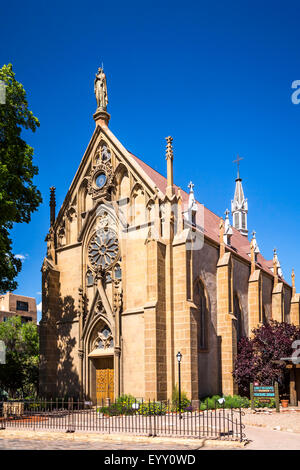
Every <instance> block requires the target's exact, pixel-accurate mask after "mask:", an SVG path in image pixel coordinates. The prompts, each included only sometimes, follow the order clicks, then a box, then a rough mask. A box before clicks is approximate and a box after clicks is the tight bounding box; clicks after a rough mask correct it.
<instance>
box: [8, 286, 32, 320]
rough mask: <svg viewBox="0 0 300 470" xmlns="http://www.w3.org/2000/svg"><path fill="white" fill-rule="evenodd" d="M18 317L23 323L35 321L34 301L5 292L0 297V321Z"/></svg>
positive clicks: (30, 298)
mask: <svg viewBox="0 0 300 470" xmlns="http://www.w3.org/2000/svg"><path fill="white" fill-rule="evenodd" d="M16 315H17V316H20V317H21V318H22V321H23V322H28V321H32V322H34V323H36V321H37V309H36V301H35V298H33V297H27V296H25V295H16V294H12V293H11V292H7V293H6V294H4V295H1V296H0V321H6V320H7V319H8V318H10V317H15V316H16Z"/></svg>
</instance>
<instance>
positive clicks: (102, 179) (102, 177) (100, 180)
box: [95, 173, 106, 189]
mask: <svg viewBox="0 0 300 470" xmlns="http://www.w3.org/2000/svg"><path fill="white" fill-rule="evenodd" d="M95 183H96V186H97V187H98V188H100V189H101V188H103V186H104V185H105V183H106V174H105V173H100V174H99V175H97V176H96V180H95Z"/></svg>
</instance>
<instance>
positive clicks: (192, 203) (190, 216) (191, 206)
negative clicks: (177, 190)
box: [184, 181, 198, 224]
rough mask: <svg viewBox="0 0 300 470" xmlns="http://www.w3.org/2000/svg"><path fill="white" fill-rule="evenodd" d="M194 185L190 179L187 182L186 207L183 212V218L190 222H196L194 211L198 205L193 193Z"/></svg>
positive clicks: (195, 211)
mask: <svg viewBox="0 0 300 470" xmlns="http://www.w3.org/2000/svg"><path fill="white" fill-rule="evenodd" d="M194 186H195V185H194V184H193V183H192V181H190V182H189V184H188V188H189V190H190V193H189V203H188V209H187V211H185V212H184V217H185V219H186V220H187V221H188V222H190V223H191V224H195V223H196V213H197V211H198V206H197V202H196V199H195V194H194Z"/></svg>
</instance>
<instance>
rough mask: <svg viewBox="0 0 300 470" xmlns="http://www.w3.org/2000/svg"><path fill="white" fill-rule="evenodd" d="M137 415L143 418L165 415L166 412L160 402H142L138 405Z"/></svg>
mask: <svg viewBox="0 0 300 470" xmlns="http://www.w3.org/2000/svg"><path fill="white" fill-rule="evenodd" d="M137 412H138V414H140V415H144V416H153V415H157V416H159V415H165V414H166V412H167V408H166V406H165V405H164V404H163V403H162V402H149V403H147V402H144V403H142V404H140V407H139V409H138V411H137Z"/></svg>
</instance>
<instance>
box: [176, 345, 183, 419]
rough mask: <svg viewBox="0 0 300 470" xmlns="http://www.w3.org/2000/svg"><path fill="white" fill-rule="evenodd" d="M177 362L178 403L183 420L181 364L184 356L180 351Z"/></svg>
mask: <svg viewBox="0 0 300 470" xmlns="http://www.w3.org/2000/svg"><path fill="white" fill-rule="evenodd" d="M176 357H177V361H178V401H179V419H181V418H182V416H181V380H180V363H181V359H182V354H181V352H180V351H178V353H177V354H176Z"/></svg>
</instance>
